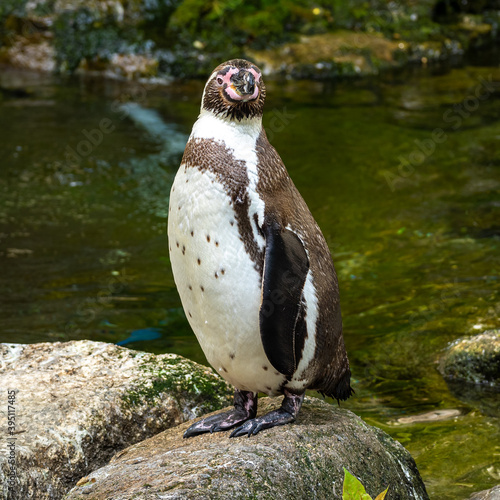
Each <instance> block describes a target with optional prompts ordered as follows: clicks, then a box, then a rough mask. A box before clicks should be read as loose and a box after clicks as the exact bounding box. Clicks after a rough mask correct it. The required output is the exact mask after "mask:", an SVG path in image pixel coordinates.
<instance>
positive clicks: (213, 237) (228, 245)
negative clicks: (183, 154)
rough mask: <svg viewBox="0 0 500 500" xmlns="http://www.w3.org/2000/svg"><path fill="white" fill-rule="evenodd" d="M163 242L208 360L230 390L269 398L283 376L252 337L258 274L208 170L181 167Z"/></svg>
mask: <svg viewBox="0 0 500 500" xmlns="http://www.w3.org/2000/svg"><path fill="white" fill-rule="evenodd" d="M168 238H169V249H170V260H171V264H172V270H173V274H174V280H175V283H176V285H177V289H178V291H179V295H180V297H181V301H182V304H183V307H184V311H185V313H186V316H187V318H188V321H189V323H190V325H191V327H192V329H193V331H194V333H195V334H196V337H197V339H198V341H199V343H200V345H201V347H202V349H203V352H204V353H205V356H206V357H207V360H208V361H209V363H210V364H211V365H212V366H213V367H214V368H215V369H216V370H217V371H218V372H219V373H220V375H221V376H222V377H224V378H225V379H226V380H228V381H229V382H230V383H231V384H233V385H234V386H236V387H237V388H238V389H241V390H248V391H254V392H259V391H260V392H267V393H269V394H275V393H277V392H278V389H279V387H280V385H281V384H282V383H283V381H284V377H283V375H281V374H279V373H277V372H276V371H275V370H274V368H273V367H272V366H271V364H270V363H269V361H268V359H267V356H266V355H265V352H264V349H263V346H262V341H261V338H260V328H259V309H260V301H261V276H260V273H259V272H258V271H257V269H256V266H255V263H254V262H253V261H252V259H251V257H250V255H249V254H248V253H247V252H246V250H245V245H244V242H243V241H242V237H241V235H240V232H239V227H238V220H237V216H236V212H235V207H234V200H232V199H231V197H230V196H229V194H228V193H227V192H226V189H225V187H224V185H223V184H222V183H220V182H219V180H218V179H217V176H216V175H215V174H214V173H213V172H210V171H208V170H202V169H199V168H193V167H189V168H185V167H184V166H181V168H180V169H179V171H178V173H177V175H176V178H175V180H174V184H173V186H172V191H171V195H170V208H169V218H168Z"/></svg>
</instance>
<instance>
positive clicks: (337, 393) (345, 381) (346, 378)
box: [319, 370, 354, 404]
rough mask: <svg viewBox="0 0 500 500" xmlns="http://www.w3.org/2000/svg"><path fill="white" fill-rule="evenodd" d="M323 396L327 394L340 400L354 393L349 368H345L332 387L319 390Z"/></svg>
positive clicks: (338, 401)
mask: <svg viewBox="0 0 500 500" xmlns="http://www.w3.org/2000/svg"><path fill="white" fill-rule="evenodd" d="M319 392H320V393H321V394H322V395H323V396H328V397H330V398H334V399H336V400H337V403H339V404H340V401H345V400H346V399H349V398H350V397H351V396H352V395H353V394H354V389H353V388H352V387H351V370H346V371H345V372H344V374H343V375H342V376H341V377H340V379H339V380H338V382H337V384H336V385H335V387H334V388H333V389H330V390H327V391H319Z"/></svg>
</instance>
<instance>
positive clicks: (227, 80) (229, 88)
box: [217, 68, 260, 102]
mask: <svg viewBox="0 0 500 500" xmlns="http://www.w3.org/2000/svg"><path fill="white" fill-rule="evenodd" d="M238 71H239V70H238V69H237V68H231V69H230V70H229V71H228V72H227V73H226V74H225V75H217V83H219V85H224V84H226V88H225V91H226V93H227V95H228V96H229V97H230V98H231V99H233V100H235V101H244V102H246V101H252V100H253V99H257V97H258V95H259V88H258V86H257V85H256V86H255V91H254V93H253V94H252V95H251V96H247V95H246V96H241V95H240V94H238V93H237V92H236V90H235V89H234V86H233V84H232V82H231V77H232V76H233V75H234V74H236V73H238ZM249 71H250V73H252V75H253V76H254V78H255V82H256V83H258V82H259V80H260V73H258V72H257V71H255V70H254V69H253V68H250V69H249ZM221 80H222V82H221Z"/></svg>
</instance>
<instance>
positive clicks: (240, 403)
mask: <svg viewBox="0 0 500 500" xmlns="http://www.w3.org/2000/svg"><path fill="white" fill-rule="evenodd" d="M256 413H257V395H256V394H254V393H253V392H248V391H240V390H238V389H237V390H236V391H235V393H234V409H233V410H230V411H227V412H225V413H219V414H217V415H212V416H210V417H206V418H203V419H201V420H200V421H198V422H196V423H194V424H193V425H192V426H191V427H189V428H188V429H187V431H186V432H185V433H184V437H185V438H189V437H193V436H198V435H199V434H204V433H206V432H210V434H212V433H214V432H220V431H227V430H229V429H232V428H233V427H236V426H237V425H240V424H242V423H243V422H246V421H247V420H248V419H250V418H252V417H255V414H256Z"/></svg>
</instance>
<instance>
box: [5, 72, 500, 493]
mask: <svg viewBox="0 0 500 500" xmlns="http://www.w3.org/2000/svg"><path fill="white" fill-rule="evenodd" d="M495 81H497V82H498V81H500V69H499V68H496V67H488V66H467V67H462V68H454V69H446V70H444V69H443V70H439V71H438V70H432V69H427V70H423V71H419V72H416V73H411V72H406V73H403V74H398V75H391V76H386V77H384V78H381V79H380V80H376V81H366V80H365V81H359V82H355V83H352V82H351V83H345V84H337V85H336V84H333V83H327V84H325V83H315V82H300V83H294V82H269V84H268V100H267V105H266V117H265V123H266V125H267V129H268V131H269V132H268V135H269V137H270V139H271V142H272V143H273V144H274V145H275V146H276V148H277V149H278V151H279V152H280V153H281V156H282V157H283V159H284V161H285V164H286V165H287V167H288V170H289V172H290V174H291V176H292V178H293V179H294V181H295V183H296V184H297V186H298V188H299V189H300V191H301V192H302V194H303V196H304V198H305V199H306V201H307V202H308V204H309V207H310V208H311V210H312V212H313V214H314V215H315V217H316V219H317V220H318V222H319V224H320V226H321V227H322V229H323V232H324V234H325V236H326V238H327V240H328V243H329V245H330V248H331V250H332V252H333V254H334V259H335V262H336V267H337V271H338V274H339V280H340V287H341V302H342V307H343V315H344V325H345V327H344V329H345V340H346V344H347V348H348V353H349V357H350V360H351V365H352V371H353V376H354V379H355V380H354V387H355V390H356V396H355V397H354V398H352V399H351V400H350V401H348V402H347V403H345V404H344V406H345V407H347V408H349V409H352V410H353V411H355V412H356V413H358V414H359V415H361V416H362V417H363V418H364V419H365V420H366V421H367V422H369V423H370V424H374V425H377V426H379V427H381V428H383V429H384V430H385V431H387V432H388V433H390V434H391V435H392V436H393V437H395V438H396V439H398V440H399V441H400V442H401V443H402V444H403V445H404V446H406V447H407V449H408V450H409V451H410V452H411V453H412V455H413V456H414V457H415V459H416V461H417V464H418V466H419V469H420V471H421V473H422V476H423V478H424V481H425V482H426V485H427V488H428V490H429V493H430V495H431V498H439V499H450V500H451V499H460V498H467V497H468V496H469V495H470V494H471V493H472V492H473V491H478V490H481V489H485V488H489V487H491V486H493V485H494V484H497V483H499V482H500V445H499V444H498V443H500V426H499V423H500V420H499V416H500V410H499V397H498V394H495V393H488V392H487V391H481V392H479V391H478V390H476V389H474V388H467V387H464V386H458V387H451V386H448V385H447V384H446V383H445V382H444V380H443V379H442V378H441V376H440V375H439V373H438V372H437V370H436V361H437V360H438V359H439V357H440V356H441V355H442V352H443V350H444V349H445V348H446V346H447V345H448V344H449V343H450V342H452V341H453V340H455V339H457V338H459V337H463V336H468V335H471V334H474V333H477V332H479V331H481V330H484V329H488V328H493V327H498V326H499V325H498V316H499V313H500V305H499V304H500V297H499V295H500V283H499V275H500V150H499V147H498V144H499V139H500V122H499V112H500V87H499V86H498V85H495V84H494V82H495ZM0 87H1V88H2V90H1V91H0V131H1V133H0V150H1V151H2V158H1V160H0V161H1V174H0V314H1V324H0V341H2V342H23V343H28V342H41V341H65V340H71V339H92V340H101V341H107V342H122V343H125V344H126V345H127V346H128V347H131V348H133V349H140V350H148V351H152V352H156V353H161V352H175V353H179V354H182V355H185V356H188V357H190V358H192V359H195V360H197V361H199V362H202V363H203V362H206V361H205V360H204V357H203V354H202V352H201V350H200V348H199V346H198V344H197V342H196V340H195V338H194V335H193V334H192V332H191V331H190V328H189V326H188V324H187V321H186V318H185V316H184V313H183V311H182V308H181V305H180V301H179V298H178V295H177V292H176V290H175V286H174V283H173V280H172V274H171V271H170V264H169V260H168V251H167V238H166V230H165V228H166V213H167V206H168V193H169V188H170V184H171V181H172V178H173V175H174V174H175V171H176V169H177V166H178V164H179V161H180V159H181V156H182V151H183V147H184V144H185V141H186V140H187V136H188V134H189V132H190V130H191V126H192V124H193V122H194V120H195V119H196V116H197V113H198V108H199V100H200V96H201V92H202V89H203V83H202V82H186V83H176V84H173V85H171V86H169V87H159V86H158V87H156V88H152V87H143V86H140V85H135V86H131V85H124V84H118V83H116V82H105V83H103V82H97V81H93V80H91V79H86V80H82V79H74V80H64V81H62V80H58V79H55V78H53V77H46V76H40V75H36V74H29V73H20V72H12V71H6V70H0Z"/></svg>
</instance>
